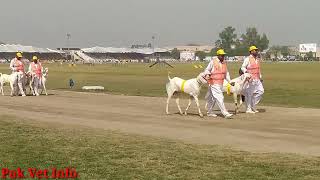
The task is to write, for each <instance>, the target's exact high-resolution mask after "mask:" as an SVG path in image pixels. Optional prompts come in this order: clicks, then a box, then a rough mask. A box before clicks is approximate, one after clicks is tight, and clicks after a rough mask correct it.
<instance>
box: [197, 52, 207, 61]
mask: <svg viewBox="0 0 320 180" xmlns="http://www.w3.org/2000/svg"><path fill="white" fill-rule="evenodd" d="M206 55H207V54H206V53H205V52H203V51H197V52H196V56H197V57H199V59H200V61H203V60H204V58H206Z"/></svg>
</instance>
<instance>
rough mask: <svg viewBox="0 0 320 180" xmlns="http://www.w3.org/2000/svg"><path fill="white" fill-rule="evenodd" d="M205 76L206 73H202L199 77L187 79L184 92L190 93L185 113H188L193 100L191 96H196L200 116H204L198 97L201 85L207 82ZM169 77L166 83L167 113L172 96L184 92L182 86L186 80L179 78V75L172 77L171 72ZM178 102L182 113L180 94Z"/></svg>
mask: <svg viewBox="0 0 320 180" xmlns="http://www.w3.org/2000/svg"><path fill="white" fill-rule="evenodd" d="M203 76H204V74H203V73H201V74H199V75H198V76H197V78H193V79H189V80H186V81H185V84H184V91H183V93H186V94H189V95H190V98H189V103H188V106H187V108H186V110H185V112H184V114H185V115H187V111H188V109H189V107H190V105H191V100H192V99H191V98H194V100H195V102H196V105H197V107H198V112H199V116H200V117H203V114H202V113H201V110H200V105H199V99H198V97H199V94H200V90H201V86H202V85H203V84H206V83H207V81H206V79H205V78H204V77H203ZM168 79H169V82H168V83H167V84H166V90H167V94H168V99H167V106H166V113H167V114H169V102H170V99H171V97H172V96H173V95H174V94H176V93H182V91H181V86H182V84H183V81H184V80H183V79H181V78H178V77H174V78H172V79H171V78H170V76H169V74H168ZM176 103H177V106H178V109H179V112H180V114H181V115H182V114H183V113H182V110H181V107H180V103H179V95H177V97H176Z"/></svg>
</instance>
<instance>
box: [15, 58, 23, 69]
mask: <svg viewBox="0 0 320 180" xmlns="http://www.w3.org/2000/svg"><path fill="white" fill-rule="evenodd" d="M14 67H15V68H17V72H24V64H23V63H22V61H21V60H18V59H16V60H15V64H14Z"/></svg>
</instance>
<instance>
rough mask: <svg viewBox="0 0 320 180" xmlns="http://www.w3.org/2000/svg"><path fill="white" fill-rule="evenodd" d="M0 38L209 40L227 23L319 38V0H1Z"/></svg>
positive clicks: (275, 38)
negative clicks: (69, 36)
mask: <svg viewBox="0 0 320 180" xmlns="http://www.w3.org/2000/svg"><path fill="white" fill-rule="evenodd" d="M0 3H1V5H0V23H1V24H0V41H4V42H6V43H19V44H23V45H34V46H40V47H52V48H53V47H61V46H66V44H67V40H66V34H67V33H70V34H71V46H73V47H91V46H130V45H131V44H144V43H148V42H151V37H152V36H153V35H155V37H156V46H172V45H184V44H187V43H199V44H213V42H214V41H215V40H216V39H217V36H218V33H219V32H220V31H221V30H223V28H224V27H226V26H229V25H231V26H234V27H235V28H236V29H237V32H238V33H243V32H244V31H245V29H246V27H248V26H254V27H257V28H258V31H259V32H261V33H263V32H264V33H266V34H267V35H268V37H269V39H270V41H271V44H281V45H296V44H298V43H302V42H315V43H319V42H320V39H319V33H320V31H319V30H320V23H319V19H320V13H319V12H320V11H319V8H320V1H319V0H256V1H253V0H219V1H218V0H0Z"/></svg>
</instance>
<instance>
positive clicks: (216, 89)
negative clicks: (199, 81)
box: [207, 84, 229, 116]
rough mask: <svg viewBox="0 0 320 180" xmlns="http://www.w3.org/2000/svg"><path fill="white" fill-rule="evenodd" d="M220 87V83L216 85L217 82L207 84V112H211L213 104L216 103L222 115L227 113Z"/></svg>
mask: <svg viewBox="0 0 320 180" xmlns="http://www.w3.org/2000/svg"><path fill="white" fill-rule="evenodd" d="M222 88H223V87H222V85H217V84H214V85H209V88H208V93H209V96H208V98H207V103H208V107H209V109H208V113H211V112H212V109H213V107H214V105H215V104H216V103H217V104H218V107H219V109H220V111H221V113H222V114H223V115H224V116H226V115H227V114H229V113H228V111H227V109H226V107H225V105H224V102H223V101H224V96H223V89H222Z"/></svg>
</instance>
